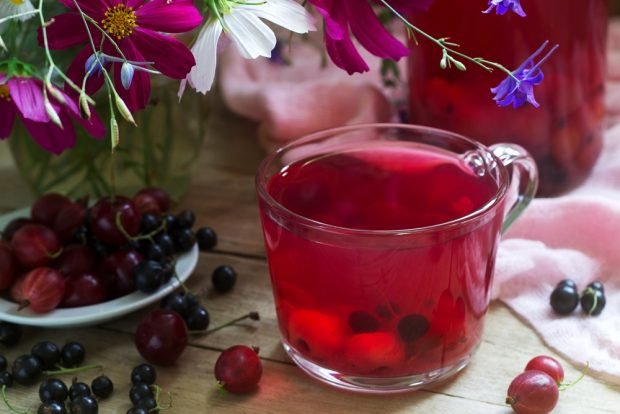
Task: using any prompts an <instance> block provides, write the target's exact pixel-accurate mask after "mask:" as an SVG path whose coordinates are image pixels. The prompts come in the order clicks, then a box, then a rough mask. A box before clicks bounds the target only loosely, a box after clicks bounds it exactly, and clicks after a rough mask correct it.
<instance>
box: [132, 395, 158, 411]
mask: <svg viewBox="0 0 620 414" xmlns="http://www.w3.org/2000/svg"><path fill="white" fill-rule="evenodd" d="M135 406H136V408H144V409H146V410H147V411H148V412H149V413H157V412H159V411H158V410H156V407H157V401H156V400H155V397H144V398H142V399H141V400H140V401H138V402H137V403H136V404H135Z"/></svg>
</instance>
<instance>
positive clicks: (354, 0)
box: [309, 0, 433, 74]
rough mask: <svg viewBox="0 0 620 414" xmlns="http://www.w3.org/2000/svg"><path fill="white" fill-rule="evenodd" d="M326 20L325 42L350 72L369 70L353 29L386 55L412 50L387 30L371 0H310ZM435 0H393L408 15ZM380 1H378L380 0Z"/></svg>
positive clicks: (377, 52) (363, 41) (370, 46)
mask: <svg viewBox="0 0 620 414" xmlns="http://www.w3.org/2000/svg"><path fill="white" fill-rule="evenodd" d="M309 1H310V3H311V4H312V5H314V7H315V8H316V9H317V11H318V12H319V13H320V14H321V15H322V16H323V18H324V20H325V46H326V48H327V53H328V54H329V57H330V58H331V60H332V61H333V62H334V63H335V64H336V66H338V67H339V68H342V69H344V70H346V71H347V72H348V73H349V74H353V73H356V72H367V71H368V70H369V67H368V65H367V64H366V62H365V61H364V59H363V58H362V56H361V55H360V54H359V53H358V51H357V49H356V48H355V45H354V44H353V41H352V40H351V36H350V34H349V30H350V31H351V33H352V34H353V36H355V38H356V39H357V40H358V41H359V43H360V44H361V45H362V46H363V47H364V48H365V49H366V50H368V51H369V52H370V53H372V54H373V55H375V56H377V57H380V58H382V59H391V60H399V59H400V58H402V57H405V56H407V55H408V54H409V49H408V48H407V46H405V45H404V44H402V43H401V42H400V41H399V40H398V39H396V38H395V37H394V36H392V35H391V34H390V32H389V31H387V30H386V29H385V28H384V27H383V25H382V24H381V22H380V21H379V18H378V17H377V16H376V15H375V12H374V10H373V8H372V5H371V4H370V3H369V2H368V0H309ZM432 2H433V0H389V1H388V3H389V4H390V6H392V7H393V8H394V9H395V10H397V11H398V12H399V13H401V14H402V15H403V16H404V17H408V16H410V15H411V13H414V12H418V11H421V10H426V9H427V8H428V7H429V6H430V5H431V3H432ZM377 3H378V2H377Z"/></svg>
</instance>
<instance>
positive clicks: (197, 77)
mask: <svg viewBox="0 0 620 414" xmlns="http://www.w3.org/2000/svg"><path fill="white" fill-rule="evenodd" d="M221 34H222V26H221V25H220V23H219V22H218V21H217V20H214V21H211V22H210V23H209V24H207V25H205V26H204V27H203V28H202V30H201V31H200V34H199V35H198V39H197V40H196V43H194V46H192V53H193V54H194V57H195V58H196V66H194V67H193V68H192V70H191V71H190V72H189V76H188V77H189V81H190V85H191V86H192V87H193V88H194V89H196V91H198V92H200V93H207V92H208V91H209V90H210V89H211V86H212V85H213V81H214V79H215V69H216V63H217V43H218V41H219V39H220V36H221Z"/></svg>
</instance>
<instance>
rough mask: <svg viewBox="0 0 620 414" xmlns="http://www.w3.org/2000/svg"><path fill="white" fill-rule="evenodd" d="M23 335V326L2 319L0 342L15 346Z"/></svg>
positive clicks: (0, 322) (0, 323)
mask: <svg viewBox="0 0 620 414" xmlns="http://www.w3.org/2000/svg"><path fill="white" fill-rule="evenodd" d="M21 337H22V328H21V327H20V326H19V325H15V324H13V323H10V322H4V321H0V344H2V345H5V346H15V345H17V343H18V342H19V340H20V339H21Z"/></svg>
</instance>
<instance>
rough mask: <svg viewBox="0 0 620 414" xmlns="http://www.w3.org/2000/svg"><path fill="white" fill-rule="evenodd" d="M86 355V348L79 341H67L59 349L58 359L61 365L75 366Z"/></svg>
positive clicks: (82, 360)
mask: <svg viewBox="0 0 620 414" xmlns="http://www.w3.org/2000/svg"><path fill="white" fill-rule="evenodd" d="M85 357H86V349H84V345H82V344H81V343H79V342H68V343H66V344H65V345H64V346H63V347H62V349H61V350H60V360H61V363H62V366H63V367H67V368H71V367H77V366H79V365H80V364H81V363H82V362H84V358H85Z"/></svg>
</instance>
